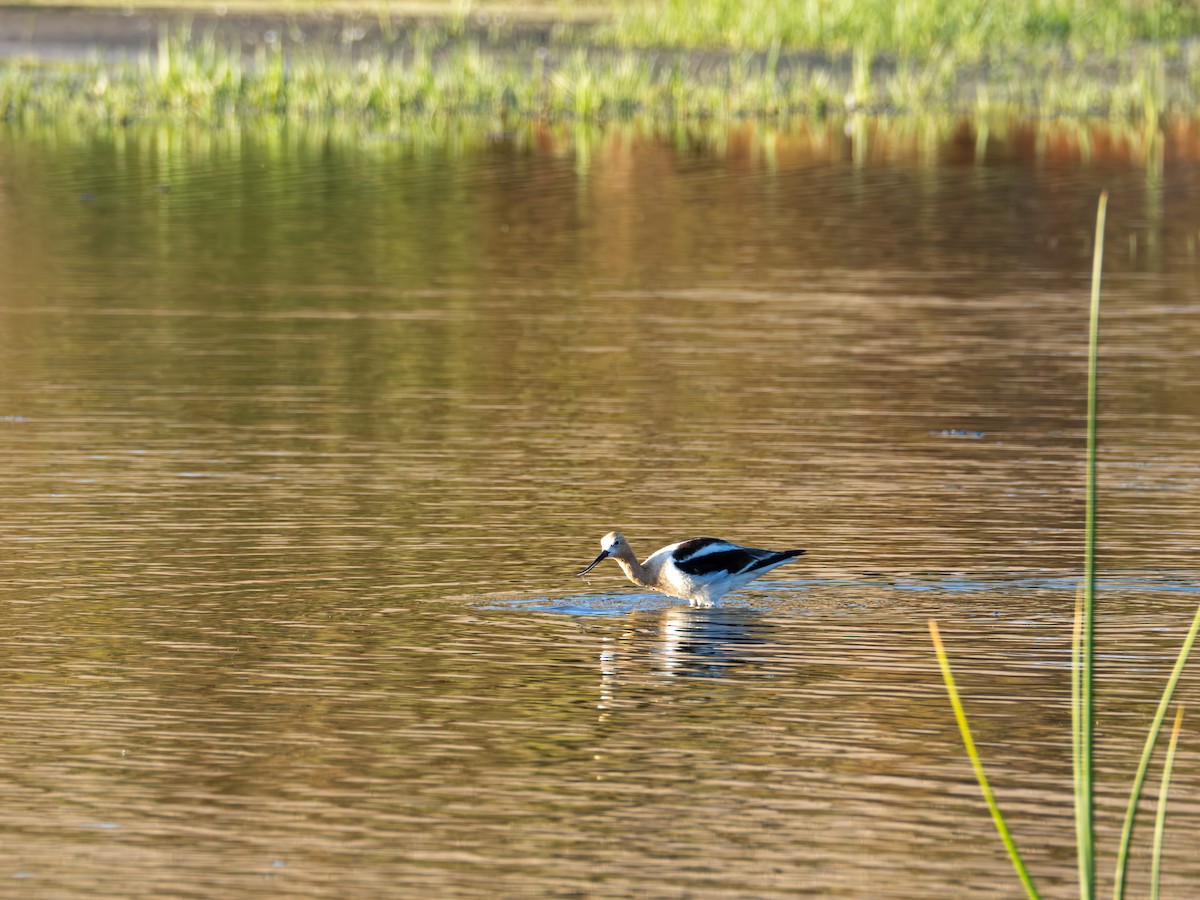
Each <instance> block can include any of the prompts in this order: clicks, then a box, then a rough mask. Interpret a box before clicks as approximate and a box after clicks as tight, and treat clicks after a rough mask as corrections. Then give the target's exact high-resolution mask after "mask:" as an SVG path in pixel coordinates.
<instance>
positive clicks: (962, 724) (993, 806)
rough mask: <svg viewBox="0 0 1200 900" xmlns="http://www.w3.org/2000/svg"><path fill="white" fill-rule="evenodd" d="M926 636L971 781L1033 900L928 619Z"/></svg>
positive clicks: (947, 663) (1034, 893)
mask: <svg viewBox="0 0 1200 900" xmlns="http://www.w3.org/2000/svg"><path fill="white" fill-rule="evenodd" d="M929 636H930V637H931V638H932V639H933V649H934V652H935V653H937V659H938V665H939V666H940V667H941V670H942V680H943V681H945V682H946V693H948V694H949V695H950V705H951V706H953V707H954V718H955V719H956V720H957V721H958V731H959V733H960V734H961V735H962V740H963V747H965V748H966V751H967V756H968V757H969V758H970V760H971V768H972V769H974V770H975V780H976V781H978V782H979V789H980V790H981V791H982V792H983V799H984V801H985V802H986V803H987V807H988V810H990V811H991V814H992V822H994V823H995V825H996V831H998V832H999V833H1000V840H1002V841H1003V842H1004V848H1005V849H1006V850H1007V851H1008V858H1009V859H1011V860H1012V864H1013V867H1014V868H1015V869H1016V870H1017V877H1019V878H1020V879H1021V884H1022V885H1024V886H1025V893H1026V894H1028V895H1029V896H1030V897H1031V898H1033V900H1037V898H1038V892H1037V888H1035V887H1034V886H1033V879H1032V878H1030V877H1029V872H1028V870H1027V869H1026V868H1025V863H1024V862H1023V861H1022V860H1021V854H1020V852H1019V851H1018V850H1017V845H1016V843H1015V842H1014V841H1013V838H1012V834H1010V833H1009V830H1008V825H1007V824H1005V822H1004V816H1003V815H1002V814H1001V813H1000V807H999V805H998V804H997V803H996V798H995V796H994V795H993V794H992V789H991V787H990V786H989V785H988V780H987V775H985V774H984V771H983V762H982V761H981V760H980V759H979V751H978V750H976V749H975V741H974V739H973V738H972V737H971V726H970V725H969V724H968V723H967V714H966V712H964V711H963V705H962V700H961V699H959V696H958V687H957V686H956V685H955V683H954V675H953V673H952V672H951V671H950V660H949V658H948V657H947V656H946V647H945V645H943V644H942V636H941V635H940V634H939V633H938V627H937V622H935V621H934V620H933V619H930V620H929Z"/></svg>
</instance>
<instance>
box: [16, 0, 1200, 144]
mask: <svg viewBox="0 0 1200 900" xmlns="http://www.w3.org/2000/svg"><path fill="white" fill-rule="evenodd" d="M438 9H439V7H432V6H428V5H417V6H409V7H403V8H397V7H392V6H387V7H380V8H377V9H375V10H371V9H368V8H365V7H361V6H360V7H353V6H345V7H323V8H321V9H319V10H316V9H312V8H302V7H295V6H293V7H289V8H287V9H283V10H279V9H274V10H271V11H267V10H264V9H262V8H261V7H257V6H240V5H239V6H234V7H225V6H221V7H216V8H213V7H206V8H200V7H187V8H174V7H170V8H168V7H153V8H145V9H136V10H135V9H133V8H115V7H102V6H100V7H79V6H71V7H65V6H0V35H2V36H3V37H0V119H3V120H7V121H14V120H24V119H28V118H31V117H32V118H34V119H40V120H45V119H52V118H55V117H57V116H59V115H71V116H73V117H77V118H78V117H83V118H87V117H93V118H96V119H98V120H106V121H111V120H116V121H118V122H129V121H138V120H147V119H160V118H164V117H165V118H174V117H180V116H184V117H188V118H196V117H199V118H201V119H205V120H209V121H221V120H225V119H227V118H229V117H238V116H256V115H284V116H287V115H302V116H312V115H322V114H329V115H337V116H359V117H362V118H364V119H367V120H373V121H377V122H386V121H394V120H397V119H400V120H404V119H408V120H413V119H417V120H419V119H423V118H428V117H429V116H431V115H439V116H447V115H461V116H475V117H485V118H487V117H491V118H497V117H499V118H502V119H505V120H509V119H511V118H512V117H513V116H517V117H525V118H549V119H559V120H561V119H572V120H589V121H613V120H625V121H627V120H630V119H633V118H649V119H651V120H654V121H658V122H661V123H672V122H679V121H712V120H716V121H729V122H736V121H742V120H746V119H753V120H763V121H780V120H783V119H787V118H789V117H797V116H799V117H814V116H815V117H818V118H821V117H825V116H829V115H840V114H860V113H861V114H865V115H867V116H914V115H916V116H923V115H954V116H965V117H970V118H977V119H987V118H989V117H994V116H1001V117H1010V118H1013V117H1015V118H1058V117H1067V118H1072V119H1084V120H1086V119H1104V120H1110V121H1112V120H1119V121H1123V122H1127V123H1135V122H1136V123H1141V124H1144V125H1145V124H1149V125H1156V124H1161V123H1162V122H1164V121H1167V120H1178V119H1184V120H1191V119H1194V118H1196V117H1197V116H1198V115H1200V41H1198V40H1196V39H1187V40H1184V41H1179V42H1176V44H1175V45H1173V46H1172V47H1170V48H1166V47H1164V46H1163V45H1156V44H1151V43H1140V44H1134V45H1131V46H1129V47H1128V48H1126V49H1125V51H1124V52H1123V54H1122V55H1121V56H1120V57H1119V58H1116V59H1113V58H1106V57H1104V56H1102V55H1100V54H1092V55H1090V56H1087V57H1084V58H1075V57H1073V56H1071V55H1069V54H1067V53H1066V52H1065V51H1064V50H1063V48H1056V47H1052V46H1050V47H1041V48H1036V47H1034V48H1029V49H1028V50H1027V51H1023V52H1022V53H1020V54H1000V53H997V54H995V55H994V56H995V58H985V59H984V60H982V61H968V60H957V61H956V60H955V59H953V58H949V57H947V58H938V59H934V60H930V61H916V60H913V59H901V58H900V57H898V56H897V55H896V54H888V53H881V52H876V53H869V52H866V51H861V52H860V51H847V52H840V53H838V52H828V51H821V50H808V51H805V50H799V51H791V50H785V51H781V50H780V49H779V48H778V47H777V48H775V49H774V50H771V51H752V50H726V49H721V50H712V49H692V48H683V47H665V48H645V47H637V46H618V45H616V44H615V43H614V42H613V41H612V39H611V34H609V33H606V32H605V31H604V30H603V28H602V27H601V23H602V21H603V20H602V18H601V17H597V16H596V15H595V10H596V9H597V7H586V8H585V11H587V15H586V16H584V15H580V16H576V17H571V18H570V19H564V18H563V17H562V16H561V15H559V14H558V13H559V12H560V10H558V8H557V7H556V8H554V9H553V10H538V9H536V8H530V7H525V8H523V12H522V13H521V14H520V15H515V14H513V13H511V12H508V11H502V10H507V9H508V8H507V7H500V6H495V7H483V8H474V7H473V8H472V10H471V11H470V12H469V13H468V14H466V15H462V16H449V15H446V10H445V7H444V6H443V7H440V9H441V13H442V14H440V15H438V14H437V10H438ZM400 10H407V11H400ZM552 13H553V14H552Z"/></svg>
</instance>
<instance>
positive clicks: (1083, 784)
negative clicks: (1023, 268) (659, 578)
mask: <svg viewBox="0 0 1200 900" xmlns="http://www.w3.org/2000/svg"><path fill="white" fill-rule="evenodd" d="M1107 205H1108V193H1107V192H1105V193H1104V194H1102V195H1101V197H1100V206H1099V209H1098V211H1097V214H1096V239H1095V253H1094V264H1093V268H1092V302H1091V327H1090V335H1089V341H1088V412H1087V428H1088V432H1087V433H1088V441H1087V492H1086V493H1087V508H1086V513H1085V539H1084V583H1083V587H1082V588H1081V590H1080V591H1079V594H1078V595H1077V597H1076V606H1075V628H1074V634H1073V637H1072V640H1071V754H1072V758H1073V761H1074V766H1073V769H1074V783H1075V832H1076V850H1077V853H1078V863H1079V893H1080V896H1081V897H1083V898H1084V900H1090V898H1092V897H1094V896H1095V890H1096V888H1095V880H1096V869H1095V847H1094V843H1093V838H1094V824H1093V815H1092V814H1093V771H1092V749H1093V731H1092V727H1093V714H1092V696H1093V684H1092V674H1093V658H1094V652H1093V639H1092V635H1093V625H1094V621H1095V607H1094V593H1095V580H1096V414H1097V378H1096V361H1097V357H1098V348H1099V332H1100V272H1101V267H1102V262H1103V259H1104V221H1105V211H1106V208H1107ZM929 631H930V635H931V637H932V638H933V644H934V649H935V652H936V653H937V658H938V664H939V666H940V667H941V670H942V677H943V679H944V680H945V682H946V690H947V692H948V693H949V695H950V703H951V705H952V706H953V708H954V714H955V719H956V720H957V722H958V726H959V730H960V731H961V733H962V738H963V745H964V746H965V748H966V751H967V756H968V757H969V758H970V760H971V765H972V767H973V768H974V770H975V775H976V778H977V780H978V781H979V787H980V790H982V792H983V795H984V800H985V801H986V803H987V806H988V809H989V811H990V812H991V814H992V819H993V821H994V822H995V824H996V830H997V831H998V832H999V833H1000V837H1001V839H1002V840H1003V842H1004V846H1005V848H1006V849H1007V850H1008V853H1009V858H1010V859H1011V860H1012V862H1013V866H1014V867H1015V868H1016V870H1017V874H1018V876H1019V877H1020V879H1021V884H1022V885H1023V886H1024V888H1025V891H1026V893H1027V894H1028V895H1029V896H1030V897H1037V896H1038V893H1037V889H1036V888H1035V887H1034V884H1033V880H1032V879H1031V877H1030V875H1029V872H1028V871H1027V870H1026V868H1025V865H1024V863H1023V861H1022V860H1021V855H1020V853H1019V852H1018V850H1017V847H1016V844H1015V842H1014V841H1013V839H1012V836H1011V835H1010V834H1009V831H1008V827H1007V825H1006V824H1005V822H1004V816H1003V815H1002V814H1001V812H1000V808H999V806H998V805H997V803H996V800H995V797H994V796H993V795H992V792H991V788H990V787H989V786H988V782H987V777H986V776H985V774H984V770H983V764H982V762H981V761H980V758H979V754H978V752H977V750H976V748H975V743H974V741H973V740H972V738H971V730H970V727H969V725H968V723H967V718H966V714H965V713H964V712H963V708H962V701H961V700H960V698H959V696H958V690H957V688H956V687H955V683H954V677H953V675H952V674H951V671H950V663H949V660H948V658H947V656H946V650H945V647H944V646H943V644H942V641H941V638H940V636H939V634H938V629H937V625H936V623H935V622H934V621H932V620H930V622H929ZM1198 631H1200V608H1197V610H1196V615H1195V617H1194V618H1193V619H1192V626H1191V628H1190V629H1189V630H1188V633H1187V636H1186V637H1185V638H1184V641H1183V646H1182V647H1181V648H1180V651H1179V655H1178V657H1177V658H1176V660H1175V666H1174V668H1173V669H1172V670H1171V675H1170V677H1169V678H1168V679H1167V684H1166V687H1165V688H1164V689H1163V692H1162V696H1161V698H1160V699H1159V704H1158V709H1157V710H1156V711H1155V714H1154V718H1153V720H1152V722H1151V724H1150V728H1149V731H1148V732H1147V735H1146V743H1145V746H1144V747H1143V748H1142V755H1141V759H1140V760H1139V761H1138V767H1137V771H1136V773H1135V774H1134V778H1133V783H1132V786H1131V788H1130V792H1129V804H1128V807H1127V808H1126V812H1125V821H1124V825H1123V827H1122V830H1121V838H1120V842H1119V844H1118V850H1117V863H1116V871H1115V874H1114V876H1113V880H1114V884H1115V889H1114V896H1115V897H1116V898H1117V900H1120V898H1122V897H1123V896H1124V893H1125V876H1126V864H1127V862H1128V858H1129V846H1130V842H1131V840H1132V837H1133V825H1134V819H1135V817H1136V814H1137V804H1138V799H1139V798H1140V796H1141V791H1142V784H1143V782H1144V780H1145V777H1146V771H1147V769H1148V768H1149V766H1150V758H1151V756H1152V754H1153V752H1154V745H1155V743H1156V742H1157V740H1158V733H1159V730H1160V728H1161V726H1162V722H1163V719H1164V718H1165V717H1166V714H1167V708H1168V707H1169V706H1170V703H1171V697H1172V696H1173V695H1174V693H1175V687H1176V685H1177V684H1178V683H1179V676H1180V674H1181V673H1182V672H1183V667H1184V664H1185V663H1186V662H1187V659H1188V655H1189V654H1190V653H1191V649H1192V645H1193V643H1194V642H1195V640H1196V634H1197V632H1198ZM1182 712H1183V711H1182V707H1181V708H1180V711H1179V714H1178V715H1177V716H1176V721H1175V730H1174V733H1173V735H1172V737H1171V744H1170V748H1169V749H1168V751H1167V758H1166V761H1165V762H1164V766H1163V776H1162V789H1161V790H1160V792H1159V811H1158V815H1157V816H1156V822H1155V839H1154V850H1153V856H1152V861H1151V865H1152V872H1153V874H1152V890H1153V892H1154V894H1155V895H1157V892H1158V873H1159V870H1160V863H1161V854H1162V831H1163V827H1164V822H1165V816H1166V807H1165V804H1166V794H1167V785H1168V784H1169V782H1170V772H1171V766H1172V765H1173V763H1174V758H1175V746H1176V742H1177V740H1178V734H1179V727H1180V722H1181V721H1182Z"/></svg>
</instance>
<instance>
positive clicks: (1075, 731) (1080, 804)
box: [1071, 585, 1095, 897]
mask: <svg viewBox="0 0 1200 900" xmlns="http://www.w3.org/2000/svg"><path fill="white" fill-rule="evenodd" d="M1082 657H1083V585H1080V586H1079V588H1078V589H1077V590H1076V591H1075V623H1074V627H1073V628H1072V630H1071V760H1072V767H1071V768H1072V772H1073V773H1074V784H1075V846H1076V856H1077V857H1078V859H1079V885H1080V889H1079V892H1080V895H1081V896H1084V897H1086V896H1087V894H1086V893H1085V889H1084V885H1086V884H1089V881H1088V872H1089V871H1094V869H1095V862H1094V860H1095V854H1094V851H1093V848H1092V834H1091V832H1090V831H1089V830H1087V829H1086V828H1085V827H1084V826H1085V824H1086V822H1087V819H1088V817H1087V815H1086V814H1085V813H1084V809H1085V803H1086V801H1087V797H1088V789H1087V786H1086V785H1085V784H1084V780H1083V766H1082V765H1080V761H1081V760H1082V759H1083V733H1084V732H1083V666H1082V665H1081V660H1082ZM1085 860H1090V862H1087V863H1086V864H1085V862H1084V861H1085Z"/></svg>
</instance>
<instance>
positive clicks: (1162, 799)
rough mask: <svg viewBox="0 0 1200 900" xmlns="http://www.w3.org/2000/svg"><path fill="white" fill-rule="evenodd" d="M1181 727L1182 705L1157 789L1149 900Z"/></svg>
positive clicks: (1154, 890) (1153, 898) (1154, 896)
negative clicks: (1160, 782)
mask: <svg viewBox="0 0 1200 900" xmlns="http://www.w3.org/2000/svg"><path fill="white" fill-rule="evenodd" d="M1182 725H1183V704H1180V705H1179V711H1178V712H1177V713H1175V727H1174V728H1172V729H1171V743H1170V744H1169V745H1168V746H1167V758H1166V760H1164V762H1163V772H1162V784H1161V785H1159V788H1158V812H1157V813H1156V814H1155V816H1154V852H1153V854H1152V859H1153V863H1152V865H1151V869H1150V900H1158V875H1159V868H1160V863H1161V862H1162V841H1163V826H1165V825H1166V823H1167V791H1168V790H1169V789H1170V787H1171V768H1172V767H1173V766H1174V765H1175V748H1176V747H1177V746H1179V729H1180V727H1181V726H1182Z"/></svg>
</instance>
